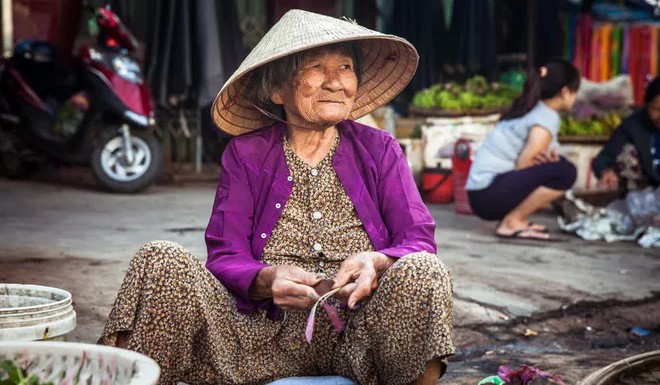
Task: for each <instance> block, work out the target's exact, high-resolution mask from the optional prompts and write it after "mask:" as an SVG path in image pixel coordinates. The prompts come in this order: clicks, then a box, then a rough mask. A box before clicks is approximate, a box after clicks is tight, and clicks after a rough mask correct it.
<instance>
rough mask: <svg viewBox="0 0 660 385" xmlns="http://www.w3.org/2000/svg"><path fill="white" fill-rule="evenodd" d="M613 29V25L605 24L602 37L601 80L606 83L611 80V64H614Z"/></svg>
mask: <svg viewBox="0 0 660 385" xmlns="http://www.w3.org/2000/svg"><path fill="white" fill-rule="evenodd" d="M612 29H613V25H612V24H611V23H605V24H603V28H602V30H601V34H602V35H601V37H600V39H601V40H600V60H599V61H600V73H599V76H598V78H599V80H600V81H601V82H605V81H608V80H610V63H611V62H612V55H611V48H612Z"/></svg>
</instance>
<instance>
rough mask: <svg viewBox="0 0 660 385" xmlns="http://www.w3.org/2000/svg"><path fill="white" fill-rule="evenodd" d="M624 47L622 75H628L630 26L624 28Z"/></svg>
mask: <svg viewBox="0 0 660 385" xmlns="http://www.w3.org/2000/svg"><path fill="white" fill-rule="evenodd" d="M622 42H623V47H622V49H621V50H622V52H621V73H622V74H627V73H628V64H629V61H630V25H626V26H625V27H623V38H622Z"/></svg>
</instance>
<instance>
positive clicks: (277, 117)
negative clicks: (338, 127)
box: [250, 103, 339, 130]
mask: <svg viewBox="0 0 660 385" xmlns="http://www.w3.org/2000/svg"><path fill="white" fill-rule="evenodd" d="M250 104H252V107H254V108H255V109H256V110H257V111H259V112H261V113H262V114H264V115H266V116H267V117H269V118H271V119H273V120H275V121H276V122H280V123H284V124H286V125H287V126H292V127H298V128H305V129H308V130H316V128H315V127H312V126H305V125H301V124H294V123H291V122H287V121H286V120H284V119H282V118H280V117H279V116H277V115H275V114H273V113H272V112H270V111H267V110H265V109H263V108H261V107H259V106H257V105H256V104H254V103H250ZM337 123H339V122H337Z"/></svg>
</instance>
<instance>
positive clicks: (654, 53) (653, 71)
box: [649, 25, 659, 78]
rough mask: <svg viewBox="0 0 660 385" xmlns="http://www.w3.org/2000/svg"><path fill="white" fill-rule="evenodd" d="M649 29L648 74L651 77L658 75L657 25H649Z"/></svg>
mask: <svg viewBox="0 0 660 385" xmlns="http://www.w3.org/2000/svg"><path fill="white" fill-rule="evenodd" d="M649 28H650V29H651V44H650V47H649V52H650V53H651V60H650V62H649V63H650V71H649V73H650V75H651V77H652V78H654V77H656V76H658V32H659V31H658V26H656V25H653V26H650V27H649Z"/></svg>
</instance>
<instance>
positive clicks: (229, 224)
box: [205, 120, 436, 313]
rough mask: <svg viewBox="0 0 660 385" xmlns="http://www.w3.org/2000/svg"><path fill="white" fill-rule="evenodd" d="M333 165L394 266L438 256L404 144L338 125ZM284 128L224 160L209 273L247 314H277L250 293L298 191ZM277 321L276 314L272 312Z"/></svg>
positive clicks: (263, 132) (242, 144) (235, 147)
mask: <svg viewBox="0 0 660 385" xmlns="http://www.w3.org/2000/svg"><path fill="white" fill-rule="evenodd" d="M337 128H338V131H339V135H340V139H339V145H338V147H337V150H336V152H335V155H334V158H333V160H332V166H333V167H334V169H335V171H336V173H337V176H338V177H339V180H340V181H341V183H342V185H343V186H344V189H345V190H346V194H347V195H348V197H349V198H350V199H351V201H352V202H353V205H354V206H355V209H356V211H357V214H358V216H359V217H360V220H361V221H362V224H363V225H364V228H365V230H366V232H367V234H368V236H369V239H370V240H371V242H372V243H373V245H374V249H375V250H376V251H379V252H381V253H383V254H385V255H387V256H390V257H393V258H399V257H403V256H405V255H407V254H410V253H414V252H420V251H428V252H430V253H435V252H436V245H435V239H434V229H435V224H434V222H433V217H432V216H431V214H430V213H429V211H428V209H427V208H426V206H425V205H424V203H423V202H422V199H421V197H420V195H419V192H418V190H417V187H416V186H415V182H414V180H413V178H412V175H411V172H410V169H409V168H408V163H407V162H406V158H405V157H404V155H403V152H402V151H401V147H400V146H399V143H398V142H397V141H396V139H394V138H393V137H392V136H391V135H390V134H389V133H388V132H386V131H382V130H378V129H375V128H371V127H368V126H365V125H362V124H359V123H356V122H353V121H349V120H346V121H343V122H341V123H339V124H338V125H337ZM285 132H286V127H285V125H284V124H283V123H276V124H274V125H272V126H269V127H265V128H262V129H260V130H256V131H254V132H251V133H249V134H245V135H241V136H238V137H235V138H233V139H232V140H231V141H230V142H229V145H228V146H227V148H226V149H225V151H224V153H223V155H222V165H221V169H220V180H219V183H218V189H217V192H216V196H215V202H214V204H213V212H212V214H211V219H210V220H209V224H208V227H207V229H206V235H205V237H206V247H207V250H208V260H207V262H206V267H207V268H208V269H209V271H211V273H213V275H214V276H216V277H217V278H218V280H220V282H221V283H222V284H223V285H224V286H225V287H226V288H227V289H228V290H229V291H231V292H232V293H233V294H234V295H235V296H236V307H237V309H238V310H239V311H241V312H252V311H255V310H257V309H258V308H264V309H270V310H272V307H273V305H272V301H265V302H255V301H251V300H250V299H249V296H248V290H249V288H250V285H251V284H252V281H253V280H254V278H255V276H256V275H257V273H258V272H259V270H261V269H263V268H264V267H266V266H268V265H266V264H264V263H262V262H261V261H260V260H261V256H262V252H263V250H264V247H265V245H266V242H267V241H268V238H269V237H270V235H271V232H272V231H273V229H274V228H275V224H276V223H277V220H278V219H279V216H280V214H281V213H282V210H284V205H285V203H286V201H287V199H288V198H289V196H290V194H291V190H292V188H293V182H292V178H291V177H290V176H289V169H288V166H287V163H286V159H285V156H284V148H283V145H282V143H283V139H284V135H285ZM269 313H270V312H269Z"/></svg>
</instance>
